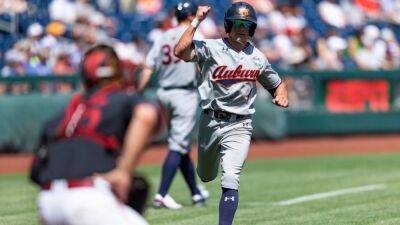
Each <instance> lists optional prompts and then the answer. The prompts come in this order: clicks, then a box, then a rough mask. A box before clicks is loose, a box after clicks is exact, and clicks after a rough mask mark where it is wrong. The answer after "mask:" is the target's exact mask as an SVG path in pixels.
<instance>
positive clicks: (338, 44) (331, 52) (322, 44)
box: [312, 29, 347, 70]
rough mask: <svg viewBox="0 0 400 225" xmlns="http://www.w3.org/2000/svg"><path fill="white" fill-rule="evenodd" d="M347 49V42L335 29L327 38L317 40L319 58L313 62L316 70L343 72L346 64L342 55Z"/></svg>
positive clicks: (330, 31)
mask: <svg viewBox="0 0 400 225" xmlns="http://www.w3.org/2000/svg"><path fill="white" fill-rule="evenodd" d="M346 49H347V41H346V40H345V39H344V38H342V37H340V36H339V35H338V34H337V32H336V31H335V30H333V29H331V30H329V32H328V35H327V38H323V37H321V38H319V39H318V40H317V49H316V50H317V57H316V59H315V60H314V62H313V67H312V68H313V69H315V70H342V69H343V68H344V63H343V59H342V53H343V51H344V50H346Z"/></svg>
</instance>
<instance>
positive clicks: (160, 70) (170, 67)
mask: <svg viewBox="0 0 400 225" xmlns="http://www.w3.org/2000/svg"><path fill="white" fill-rule="evenodd" d="M186 29H187V26H178V27H175V28H172V29H169V30H167V31H166V32H165V33H163V35H162V36H160V37H159V38H157V40H156V41H155V42H154V44H153V46H152V47H151V49H150V51H149V53H148V55H147V57H146V66H147V67H149V68H152V69H153V70H154V72H155V73H156V74H157V75H158V79H159V85H160V87H163V88H173V87H183V86H189V85H191V84H193V83H194V81H195V79H196V66H195V64H194V63H187V62H185V61H183V60H181V59H179V58H177V57H175V55H174V48H175V45H176V44H177V43H178V41H179V39H180V37H181V36H182V34H183V33H184V32H185V30H186Z"/></svg>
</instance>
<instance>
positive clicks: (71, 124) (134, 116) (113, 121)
mask: <svg viewBox="0 0 400 225" xmlns="http://www.w3.org/2000/svg"><path fill="white" fill-rule="evenodd" d="M81 74H82V76H83V81H84V86H85V91H84V92H82V93H78V94H76V95H74V96H73V97H72V99H71V100H70V102H69V103H68V105H67V107H66V108H65V109H64V110H63V112H62V113H61V114H60V115H58V116H56V117H54V118H53V119H51V120H49V121H48V122H47V123H46V124H45V126H44V127H43V130H42V135H41V140H40V146H39V148H38V151H37V153H36V156H35V160H34V162H33V165H32V169H31V174H30V176H31V180H32V181H33V182H35V183H36V184H38V185H39V186H40V188H41V191H40V193H39V198H38V204H39V215H40V219H41V222H42V224H48V225H51V224H71V225H72V224H80V225H81V224H82V225H86V224H87V225H89V224H95V225H102V224H104V225H110V224H113V225H124V224H127V225H128V224H129V225H146V224H148V223H147V222H146V221H145V219H144V218H143V217H142V216H141V215H140V214H141V213H143V211H144V206H145V203H146V197H147V194H148V189H149V188H148V184H147V182H146V180H145V179H144V178H142V177H138V176H136V177H133V176H132V173H131V171H133V169H134V168H135V166H136V164H137V162H138V159H139V156H140V154H141V152H142V151H143V149H144V147H145V145H146V144H147V143H148V140H149V139H150V138H151V136H152V134H153V133H154V130H155V128H156V124H158V122H159V118H160V115H159V112H160V111H159V108H158V106H157V105H155V104H153V103H151V102H147V101H145V100H143V99H142V98H141V97H139V96H137V95H135V94H134V93H130V92H129V91H127V89H125V88H124V84H123V81H122V76H121V69H120V61H119V59H118V57H117V55H116V53H115V52H114V50H113V49H112V48H111V47H109V46H107V45H97V46H95V47H93V48H91V49H90V50H88V51H87V52H86V54H85V56H84V58H83V61H82V71H81Z"/></svg>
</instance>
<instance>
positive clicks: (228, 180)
mask: <svg viewBox="0 0 400 225" xmlns="http://www.w3.org/2000/svg"><path fill="white" fill-rule="evenodd" d="M221 186H222V187H223V188H229V189H234V190H238V189H239V174H235V173H229V172H226V173H222V176H221Z"/></svg>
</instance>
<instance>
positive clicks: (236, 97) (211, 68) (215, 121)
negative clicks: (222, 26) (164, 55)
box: [193, 39, 281, 189]
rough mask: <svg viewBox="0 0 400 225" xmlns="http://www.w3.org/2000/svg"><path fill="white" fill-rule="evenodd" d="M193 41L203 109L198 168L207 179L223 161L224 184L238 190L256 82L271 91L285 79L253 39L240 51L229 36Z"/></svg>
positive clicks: (213, 176) (250, 125)
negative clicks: (230, 42)
mask: <svg viewBox="0 0 400 225" xmlns="http://www.w3.org/2000/svg"><path fill="white" fill-rule="evenodd" d="M193 42H194V45H195V52H196V54H195V57H194V59H193V61H195V62H197V63H198V64H199V66H200V72H201V80H202V81H201V84H200V86H199V88H198V89H199V94H200V99H201V107H202V109H203V113H202V115H201V118H200V124H199V126H200V127H199V148H198V151H199V152H198V167H197V172H198V174H199V176H200V178H201V179H202V180H203V181H211V180H213V179H215V177H216V176H217V174H218V165H219V162H221V169H222V177H221V185H222V187H224V188H229V189H238V188H239V176H240V173H241V170H242V167H243V164H244V162H245V159H246V157H247V153H248V150H249V145H250V140H251V133H252V114H253V113H254V112H255V110H254V106H253V102H254V100H255V98H256V93H257V87H256V81H258V82H259V83H260V84H261V85H263V86H264V87H265V88H266V89H273V88H276V87H277V86H279V84H280V83H281V79H280V77H279V76H278V74H277V73H276V72H275V71H274V70H273V69H272V68H271V65H270V64H269V62H268V60H267V59H266V57H265V56H264V55H263V54H262V53H261V52H260V51H259V50H258V49H257V48H255V47H254V45H253V44H251V43H249V44H248V45H247V47H246V48H245V49H243V50H242V51H240V52H236V51H235V50H234V49H233V48H231V46H230V45H229V43H228V42H227V40H226V39H206V40H199V41H196V40H195V41H193Z"/></svg>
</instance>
